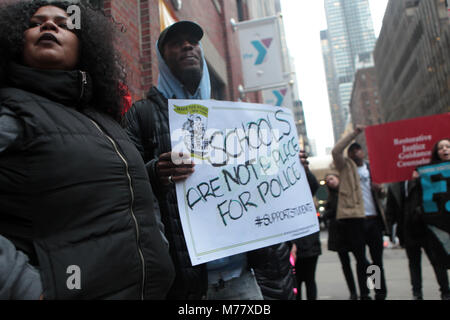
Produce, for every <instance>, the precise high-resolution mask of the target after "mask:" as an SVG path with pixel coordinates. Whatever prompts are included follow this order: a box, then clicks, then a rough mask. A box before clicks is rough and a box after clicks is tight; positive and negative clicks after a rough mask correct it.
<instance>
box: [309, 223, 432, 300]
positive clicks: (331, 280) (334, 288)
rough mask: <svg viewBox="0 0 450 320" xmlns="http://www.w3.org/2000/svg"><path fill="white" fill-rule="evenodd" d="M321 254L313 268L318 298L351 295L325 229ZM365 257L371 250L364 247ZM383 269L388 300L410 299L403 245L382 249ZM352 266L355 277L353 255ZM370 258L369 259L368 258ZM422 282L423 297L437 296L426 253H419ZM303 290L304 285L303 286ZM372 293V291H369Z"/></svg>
mask: <svg viewBox="0 0 450 320" xmlns="http://www.w3.org/2000/svg"><path fill="white" fill-rule="evenodd" d="M320 237H321V242H322V255H321V256H320V257H319V262H318V265H317V271H316V282H317V290H318V299H319V300H347V299H348V298H349V296H350V293H349V292H348V289H347V285H346V283H345V279H344V274H343V273H342V269H341V264H340V262H339V258H338V255H337V253H336V252H332V251H328V249H327V239H328V233H327V231H322V232H321V234H320ZM367 255H368V256H367V257H368V258H370V254H369V253H368V250H367ZM383 258H384V260H383V261H384V270H385V276H386V285H387V289H388V297H387V299H388V300H411V299H412V293H411V284H410V277H409V269H408V259H407V257H406V253H405V250H404V249H385V250H384V254H383ZM351 259H352V268H353V274H354V277H355V281H356V280H357V278H356V266H355V260H354V258H353V256H352V257H351ZM369 260H370V259H369ZM422 286H423V295H424V299H425V300H440V292H439V286H438V284H437V281H436V278H435V276H434V272H433V268H432V266H431V264H430V262H429V261H428V258H427V256H426V255H425V253H424V252H423V254H422ZM303 290H304V287H303ZM371 296H372V297H373V291H372V293H371Z"/></svg>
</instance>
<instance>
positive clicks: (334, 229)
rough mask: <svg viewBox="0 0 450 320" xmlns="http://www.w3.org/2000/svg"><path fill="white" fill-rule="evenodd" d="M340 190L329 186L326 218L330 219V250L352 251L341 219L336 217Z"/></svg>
mask: <svg viewBox="0 0 450 320" xmlns="http://www.w3.org/2000/svg"><path fill="white" fill-rule="evenodd" d="M337 203H338V191H337V190H335V189H330V188H328V200H327V204H326V205H325V214H324V219H325V220H327V221H328V250H330V251H336V252H342V251H350V250H349V248H348V246H347V245H346V244H345V239H344V237H343V236H342V230H341V228H340V224H341V223H342V222H341V221H339V220H337V219H336V210H337Z"/></svg>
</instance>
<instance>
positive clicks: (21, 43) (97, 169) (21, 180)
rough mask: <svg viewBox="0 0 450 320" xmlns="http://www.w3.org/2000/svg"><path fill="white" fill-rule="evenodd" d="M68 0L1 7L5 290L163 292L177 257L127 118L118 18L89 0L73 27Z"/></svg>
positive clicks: (0, 293) (33, 294)
mask: <svg viewBox="0 0 450 320" xmlns="http://www.w3.org/2000/svg"><path fill="white" fill-rule="evenodd" d="M71 5H72V3H70V2H68V1H52V2H49V1H41V0H40V1H21V2H18V3H14V4H9V5H3V6H0V63H1V65H0V299H37V298H44V299H133V300H137V299H163V298H165V295H166V293H167V291H168V289H169V288H170V285H171V283H172V281H173V276H174V271H173V265H172V262H171V260H170V257H169V253H168V247H167V245H166V243H165V239H164V238H163V236H162V233H161V230H160V229H159V228H158V222H159V220H158V217H157V215H156V214H157V212H155V210H154V207H153V199H152V197H151V196H149V195H151V194H152V191H151V186H150V182H149V181H148V176H147V173H146V170H145V165H144V163H143V161H142V159H141V156H140V154H139V152H138V151H137V150H136V149H135V147H134V146H133V144H132V143H131V141H130V140H129V139H128V137H127V135H126V133H125V132H124V131H123V129H122V128H121V126H120V123H121V115H122V105H123V104H122V101H123V97H124V95H125V92H124V90H123V88H124V85H125V75H124V74H123V72H122V67H121V63H120V60H119V59H118V55H117V54H116V51H115V49H114V46H113V39H114V28H113V27H112V26H111V24H110V20H109V19H108V18H107V17H105V16H104V15H103V14H102V13H101V12H97V11H96V10H93V9H91V8H90V7H87V6H85V5H83V4H81V3H78V4H77V9H78V8H79V13H80V17H78V18H81V19H80V22H81V26H80V28H78V29H76V28H74V27H77V26H76V25H74V24H73V22H74V21H72V19H71V17H70V16H69V14H68V8H69V7H70V6H71ZM69 12H70V10H69ZM75 12H77V10H75Z"/></svg>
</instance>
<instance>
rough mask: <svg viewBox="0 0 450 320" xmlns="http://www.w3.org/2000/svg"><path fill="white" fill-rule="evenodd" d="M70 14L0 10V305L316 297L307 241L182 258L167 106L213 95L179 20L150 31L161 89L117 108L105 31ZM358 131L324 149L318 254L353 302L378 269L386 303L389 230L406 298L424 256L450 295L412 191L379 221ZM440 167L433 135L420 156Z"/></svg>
mask: <svg viewBox="0 0 450 320" xmlns="http://www.w3.org/2000/svg"><path fill="white" fill-rule="evenodd" d="M70 5H71V2H68V1H52V2H51V3H49V1H44V0H37V1H20V2H16V3H14V4H8V5H4V6H3V7H2V8H1V10H0V299H13V300H35V299H36V300H37V299H47V300H52V299H126V300H130V299H131V300H139V299H142V300H143V299H173V300H201V299H208V300H225V299H233V300H262V299H279V300H293V299H296V295H295V290H294V289H295V288H297V289H298V290H297V299H301V296H302V295H301V292H302V291H301V286H302V283H305V285H306V297H307V299H309V300H315V299H317V285H316V281H315V270H316V267H317V264H318V259H319V255H320V254H321V253H322V250H321V243H320V236H319V233H316V234H313V235H310V236H308V237H304V238H300V239H297V240H294V241H292V242H288V243H281V244H278V245H274V246H271V247H267V248H262V249H259V250H255V251H251V252H247V253H242V254H238V255H235V256H231V257H226V258H222V259H219V260H215V261H212V262H208V263H206V264H201V265H198V266H192V264H191V261H190V259H189V254H188V250H187V246H186V240H185V238H184V234H183V231H182V227H181V221H180V217H179V214H178V205H177V198H176V192H175V183H177V182H180V181H183V180H185V179H187V178H188V177H189V176H190V175H192V174H193V172H194V171H195V165H194V164H193V163H190V162H186V161H183V163H182V164H175V163H174V162H173V161H172V159H173V158H174V157H173V152H172V149H171V144H170V129H169V120H168V99H210V98H211V81H210V78H209V72H208V66H207V63H206V60H205V58H204V54H203V48H202V45H201V39H202V37H203V35H204V31H203V29H202V28H201V26H199V25H198V24H196V23H193V22H190V21H181V22H178V23H175V24H173V25H171V26H170V27H168V28H166V29H165V30H164V31H163V32H161V34H160V36H159V39H158V42H157V46H156V48H155V50H156V53H157V59H158V67H159V79H158V85H157V86H156V87H152V88H151V89H150V90H149V92H148V94H147V97H146V98H145V99H143V100H141V101H137V102H135V103H134V104H133V105H132V106H131V108H130V101H129V100H130V97H129V95H128V93H127V92H126V75H125V74H124V72H123V66H122V63H121V59H120V56H119V54H118V53H117V51H116V49H115V47H114V37H115V35H114V30H115V28H114V25H113V24H112V23H111V21H110V19H109V18H107V17H106V16H105V15H103V14H102V13H101V12H100V11H97V10H94V9H92V8H91V7H89V6H86V5H83V4H82V3H79V4H78V5H79V7H80V9H81V15H82V19H83V20H82V21H83V28H81V29H77V28H74V26H72V25H70V24H71V20H70V19H69V17H68V14H67V8H68V7H69V6H70ZM124 105H128V107H127V108H126V109H129V110H128V112H126V113H125V112H124ZM362 132H363V128H362V127H357V128H356V130H355V132H354V133H352V134H351V135H349V136H347V137H345V138H344V139H343V140H342V141H340V142H339V143H338V144H337V145H336V147H335V148H334V150H333V159H334V165H335V169H336V170H335V171H333V172H330V173H329V174H328V175H327V177H326V182H327V186H328V188H329V199H328V204H327V210H326V217H327V219H328V220H329V221H330V229H329V234H330V237H329V246H328V248H329V249H330V250H333V251H336V252H337V253H338V256H339V259H340V261H341V263H342V268H343V272H344V276H345V279H346V282H347V285H348V288H349V291H350V298H351V299H358V298H360V299H370V291H369V288H368V286H367V268H368V266H369V265H376V266H378V268H379V270H380V272H381V273H380V275H381V282H380V283H381V286H380V287H378V288H375V296H374V297H375V299H380V300H383V299H386V297H387V286H386V280H385V275H384V268H383V235H384V234H389V232H390V227H389V223H394V222H395V223H397V224H398V225H399V228H400V230H401V232H402V233H401V234H402V235H403V237H402V238H401V241H402V243H404V244H405V247H406V249H407V253H408V259H409V261H410V270H411V279H412V284H413V293H414V297H415V298H417V299H420V298H422V292H421V272H420V250H421V248H424V250H425V252H426V253H427V256H428V257H429V259H430V261H431V262H432V265H433V268H434V271H435V273H436V277H437V279H438V282H439V285H440V289H441V294H442V298H443V299H448V298H449V289H448V288H449V287H448V277H447V268H448V265H445V264H444V263H443V262H442V256H441V255H438V254H436V250H437V249H436V243H435V242H433V241H432V238H431V237H430V236H429V234H428V233H429V232H428V231H427V229H426V227H425V225H424V222H423V221H421V220H420V217H421V215H420V201H419V194H420V184H419V183H417V182H415V181H412V183H411V185H405V184H399V185H397V186H392V187H391V188H390V189H389V193H388V214H387V215H385V213H384V207H383V205H382V203H381V201H380V197H382V196H385V194H383V188H382V187H381V186H378V185H376V184H374V183H372V181H371V176H370V168H369V165H368V163H367V162H366V161H364V154H363V152H362V148H361V146H359V145H358V144H352V145H351V146H350V147H349V148H348V151H347V156H345V155H344V150H345V149H346V147H347V146H348V145H349V144H351V143H352V141H353V139H354V138H355V137H356V136H357V135H358V134H360V133H362ZM435 154H436V155H435ZM178 156H181V157H184V156H186V155H183V154H180V155H178ZM299 158H300V161H301V162H302V164H303V165H304V167H305V170H306V173H307V177H308V183H309V185H310V187H311V192H312V193H313V194H314V193H315V192H316V191H317V189H318V187H319V184H318V182H317V179H316V177H314V175H313V174H312V173H311V171H310V170H309V169H308V161H307V155H306V154H305V152H300V154H299ZM449 160H450V151H449V140H442V141H440V142H439V143H437V144H436V152H434V153H433V161H449ZM398 194H399V195H398ZM413 199H414V200H413ZM366 248H368V249H369V252H370V258H371V262H369V261H368V259H367V257H366ZM350 253H352V254H353V255H354V257H355V258H356V261H357V280H358V284H359V285H358V287H359V294H358V292H357V288H356V285H355V281H354V278H353V273H352V270H351V264H350ZM291 257H293V258H294V262H293V264H294V265H295V273H294V270H293V269H294V268H292V265H291V262H290V258H291ZM71 266H72V267H73V266H77V267H79V268H80V269H82V270H83V276H84V278H83V290H71V288H70V286H68V285H67V276H68V275H67V270H68V267H71ZM69 269H70V268H69ZM112 279H114V281H111V280H112ZM73 286H75V287H76V286H80V284H79V283H77V281H75V282H74V283H73ZM72 289H73V288H72Z"/></svg>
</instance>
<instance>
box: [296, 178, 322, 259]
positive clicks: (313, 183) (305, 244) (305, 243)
mask: <svg viewBox="0 0 450 320" xmlns="http://www.w3.org/2000/svg"><path fill="white" fill-rule="evenodd" d="M306 176H307V178H308V184H309V187H310V188H311V193H312V195H313V196H314V195H315V194H316V192H317V190H318V189H319V182H318V181H317V179H316V177H315V176H314V175H313V174H312V172H311V171H310V170H308V169H307V170H306ZM293 242H294V243H295V245H296V246H297V259H298V258H308V257H314V256H318V255H321V254H322V248H321V243H320V232H316V233H313V234H311V235H309V236H306V237H303V238H300V239H296V240H294V241H293Z"/></svg>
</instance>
